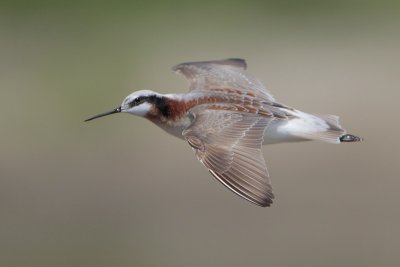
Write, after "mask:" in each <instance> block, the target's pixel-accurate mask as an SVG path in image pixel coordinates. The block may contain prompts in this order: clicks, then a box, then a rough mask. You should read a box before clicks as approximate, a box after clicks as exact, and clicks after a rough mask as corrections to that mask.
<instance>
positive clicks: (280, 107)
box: [86, 58, 361, 207]
mask: <svg viewBox="0 0 400 267" xmlns="http://www.w3.org/2000/svg"><path fill="white" fill-rule="evenodd" d="M246 67H247V65H246V62H245V60H243V59H236V58H234V59H226V60H217V61H201V62H187V63H182V64H179V65H176V66H174V67H173V68H172V69H173V71H175V72H176V73H178V74H181V75H183V76H184V77H185V78H186V79H187V80H188V82H189V87H190V90H189V92H188V93H184V94H160V93H157V92H153V91H150V90H140V91H136V92H133V93H132V94H130V95H128V96H127V97H126V98H125V99H124V100H123V101H122V104H121V106H119V107H117V108H116V109H113V110H111V111H109V112H105V113H101V114H98V115H96V116H93V117H91V118H89V119H87V120H86V121H90V120H93V119H96V118H100V117H103V116H106V115H110V114H115V113H130V114H133V115H137V116H140V117H144V118H146V119H148V120H150V121H152V122H153V123H155V124H156V125H158V126H159V127H160V128H162V129H163V130H165V131H166V132H168V133H170V134H172V135H174V136H176V137H178V138H181V139H184V140H186V141H187V143H188V144H189V145H190V146H191V147H192V149H193V150H194V152H195V154H196V156H197V158H198V160H199V161H200V162H201V163H202V164H203V165H204V166H205V167H206V168H207V169H208V170H209V172H210V173H211V174H212V175H213V176H214V177H215V178H216V179H217V180H219V181H220V182H221V183H222V184H224V185H225V186H226V187H228V188H229V189H230V190H232V191H233V192H235V193H236V194H238V195H239V196H241V197H243V198H244V199H246V200H248V201H250V202H252V203H255V204H257V205H259V206H262V207H266V206H270V205H271V204H272V200H273V198H274V195H273V193H272V187H271V182H270V178H269V175H268V171H267V165H266V164H265V161H264V157H263V154H262V151H261V147H262V145H267V144H275V143H282V142H297V141H307V140H319V141H324V142H328V143H333V144H338V143H341V142H356V141H360V140H361V138H359V137H357V136H355V135H351V134H347V133H346V131H345V130H344V129H343V128H342V127H341V126H340V125H339V122H338V117H337V116H334V115H315V114H309V113H305V112H302V111H299V110H297V109H294V108H292V107H289V106H286V105H284V104H282V103H280V102H277V101H276V100H275V98H274V97H273V96H272V95H271V93H270V92H269V91H268V90H267V89H266V88H265V87H264V85H263V84H262V83H261V82H260V81H259V80H258V79H256V78H254V77H252V76H251V75H250V74H249V73H247V71H246Z"/></svg>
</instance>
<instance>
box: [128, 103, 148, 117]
mask: <svg viewBox="0 0 400 267" xmlns="http://www.w3.org/2000/svg"><path fill="white" fill-rule="evenodd" d="M151 108H152V105H151V104H149V103H147V102H144V103H142V104H140V105H138V106H134V107H132V108H129V109H127V110H122V112H127V113H130V114H134V115H137V116H141V117H144V116H146V114H147V113H148V112H149V111H150V110H151Z"/></svg>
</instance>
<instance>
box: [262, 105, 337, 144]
mask: <svg viewBox="0 0 400 267" xmlns="http://www.w3.org/2000/svg"><path fill="white" fill-rule="evenodd" d="M291 113H292V115H294V116H296V117H297V118H295V119H289V120H284V121H281V120H279V121H273V122H272V123H271V124H270V125H269V127H268V128H267V129H266V131H265V133H264V142H263V144H264V145H265V144H274V143H282V142H296V141H304V140H307V139H306V138H304V136H306V135H309V134H313V133H320V132H325V131H327V130H328V129H329V125H328V123H327V122H326V121H325V120H323V119H322V118H319V117H317V116H314V115H312V114H308V113H305V112H301V111H298V110H296V111H293V112H291Z"/></svg>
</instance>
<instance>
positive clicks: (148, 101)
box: [85, 90, 164, 121]
mask: <svg viewBox="0 0 400 267" xmlns="http://www.w3.org/2000/svg"><path fill="white" fill-rule="evenodd" d="M163 101H164V97H163V96H162V95H161V94H159V93H156V92H153V91H150V90H140V91H136V92H133V93H132V94H130V95H128V96H127V97H126V98H125V99H124V100H123V101H122V104H121V106H119V107H118V108H116V109H113V110H111V111H108V112H104V113H100V114H98V115H95V116H93V117H91V118H89V119H86V120H85V121H91V120H94V119H97V118H100V117H104V116H107V115H111V114H114V113H120V112H125V113H130V114H133V115H137V116H140V117H146V116H148V115H149V114H150V115H151V114H152V113H156V112H157V110H158V109H159V108H160V106H162V104H163V103H162V102H163Z"/></svg>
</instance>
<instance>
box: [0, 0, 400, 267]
mask: <svg viewBox="0 0 400 267" xmlns="http://www.w3.org/2000/svg"><path fill="white" fill-rule="evenodd" d="M399 16H400V4H399V1H343V0H336V1H206V0H203V1H196V2H190V1H96V2H95V1H62V2H61V1H58V2H57V1H45V0H43V1H4V0H3V1H1V2H0V88H1V90H0V114H1V115H0V125H1V130H0V137H1V139H0V216H1V217H0V265H1V266H308V267H309V266H399V265H400V255H399V248H400V227H399V225H400V194H399V192H398V191H399V187H400V179H399V176H400V175H399V170H400V166H399V165H400V164H399V156H400V154H399V148H400V146H399V145H400V141H399V132H400V126H399V124H398V118H397V116H398V115H399V110H398V101H399V97H400V90H399V89H400V88H399V85H400V78H399V74H400V63H399V62H400V51H399V47H400V31H399V26H400V19H399V18H400V17H399ZM227 57H242V58H245V59H246V60H247V62H248V65H249V70H250V72H252V73H253V74H254V75H256V76H257V77H259V78H260V79H261V80H262V81H264V82H265V84H266V85H267V87H268V88H270V89H271V91H272V93H273V94H274V95H275V97H276V98H277V99H278V100H279V101H280V102H283V103H285V104H287V105H290V106H294V107H296V108H299V109H301V110H304V111H308V112H312V113H327V114H337V115H339V116H340V117H341V123H342V125H343V126H344V127H345V128H346V129H347V130H348V131H349V132H351V133H354V134H358V135H361V136H363V137H364V138H365V142H363V143H359V144H343V145H329V144H323V143H318V142H315V143H311V142H310V143H297V144H282V145H273V146H267V147H264V148H263V150H264V155H265V158H266V161H267V163H268V166H269V170H270V174H271V177H272V182H273V186H274V192H275V194H276V200H275V203H274V204H273V206H272V207H271V208H265V209H262V208H259V207H256V206H254V205H252V204H249V203H248V202H247V201H244V200H243V199H241V198H239V197H237V196H236V195H234V194H233V193H231V192H230V191H229V190H227V189H225V188H224V187H223V186H222V185H221V184H220V183H218V182H217V181H215V180H214V178H212V177H211V175H210V174H209V173H208V172H207V170H206V169H205V168H204V167H203V166H202V165H201V164H200V163H199V162H198V161H197V159H196V158H195V156H194V155H193V153H192V151H191V149H190V147H189V146H188V145H187V144H186V143H185V142H183V141H181V140H178V139H175V138H174V137H172V136H169V135H167V134H166V133H164V132H162V131H161V130H160V129H157V127H156V126H154V125H152V124H151V123H150V122H147V121H145V120H143V119H140V118H136V117H133V116H129V115H126V114H123V115H118V116H117V115H115V116H110V117H107V118H104V119H101V120H96V121H93V122H91V123H83V120H84V119H85V118H87V117H88V116H91V115H94V114H97V113H99V112H102V111H106V110H109V109H111V108H114V107H116V106H118V105H119V104H120V102H121V101H122V99H123V98H124V97H125V96H126V95H128V94H130V93H131V92H132V91H135V90H139V89H144V88H146V89H153V90H156V91H159V92H162V93H167V92H185V91H186V90H187V85H186V81H184V79H182V78H181V77H178V76H176V75H173V74H172V73H171V71H170V67H171V66H172V65H174V64H177V63H180V62H184V61H194V60H209V59H223V58H227Z"/></svg>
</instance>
